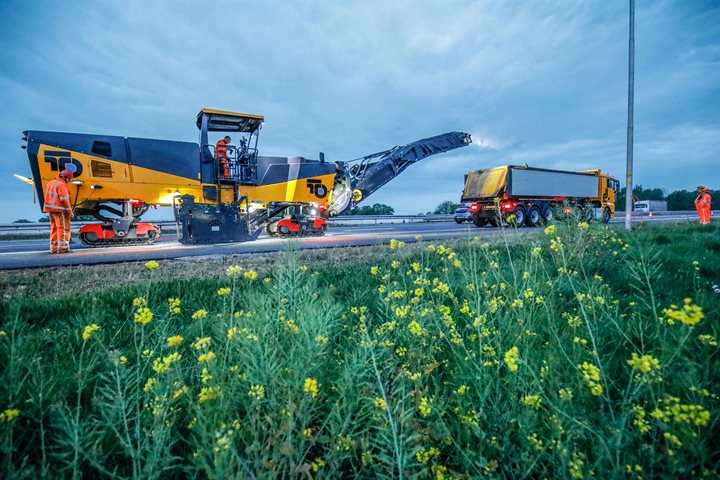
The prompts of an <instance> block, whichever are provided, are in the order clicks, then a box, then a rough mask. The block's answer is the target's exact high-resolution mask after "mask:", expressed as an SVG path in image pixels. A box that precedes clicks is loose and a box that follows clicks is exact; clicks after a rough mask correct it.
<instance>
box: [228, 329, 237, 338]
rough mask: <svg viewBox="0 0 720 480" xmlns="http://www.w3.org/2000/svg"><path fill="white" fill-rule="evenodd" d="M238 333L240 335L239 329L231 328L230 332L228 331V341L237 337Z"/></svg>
mask: <svg viewBox="0 0 720 480" xmlns="http://www.w3.org/2000/svg"><path fill="white" fill-rule="evenodd" d="M237 333H238V328H237V327H230V328H228V331H227V339H228V340H232V338H233V337H234V336H235V335H237Z"/></svg>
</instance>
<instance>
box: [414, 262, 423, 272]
mask: <svg viewBox="0 0 720 480" xmlns="http://www.w3.org/2000/svg"><path fill="white" fill-rule="evenodd" d="M421 268H422V266H421V265H420V264H419V263H418V262H413V264H412V269H413V272H415V273H417V272H419V271H420V269H421Z"/></svg>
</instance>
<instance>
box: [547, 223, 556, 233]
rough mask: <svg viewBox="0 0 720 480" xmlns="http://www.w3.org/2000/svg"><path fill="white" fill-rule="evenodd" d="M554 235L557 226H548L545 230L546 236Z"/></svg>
mask: <svg viewBox="0 0 720 480" xmlns="http://www.w3.org/2000/svg"><path fill="white" fill-rule="evenodd" d="M553 233H555V225H548V226H547V227H546V228H545V235H552V234H553Z"/></svg>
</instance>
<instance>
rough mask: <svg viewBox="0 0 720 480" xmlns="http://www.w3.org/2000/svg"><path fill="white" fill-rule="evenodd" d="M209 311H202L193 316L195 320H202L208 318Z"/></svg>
mask: <svg viewBox="0 0 720 480" xmlns="http://www.w3.org/2000/svg"><path fill="white" fill-rule="evenodd" d="M207 314H208V312H207V310H203V309H200V310H198V311H196V312H195V313H193V314H192V319H193V320H202V319H203V318H205V317H207Z"/></svg>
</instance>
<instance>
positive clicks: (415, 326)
mask: <svg viewBox="0 0 720 480" xmlns="http://www.w3.org/2000/svg"><path fill="white" fill-rule="evenodd" d="M408 330H409V331H410V335H414V336H416V337H422V336H423V335H425V334H426V333H427V331H426V330H425V329H424V328H423V327H422V325H420V324H419V323H418V322H416V321H415V320H413V321H412V322H410V324H409V325H408Z"/></svg>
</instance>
